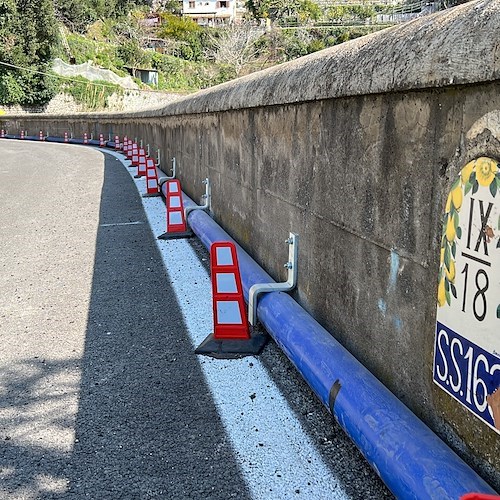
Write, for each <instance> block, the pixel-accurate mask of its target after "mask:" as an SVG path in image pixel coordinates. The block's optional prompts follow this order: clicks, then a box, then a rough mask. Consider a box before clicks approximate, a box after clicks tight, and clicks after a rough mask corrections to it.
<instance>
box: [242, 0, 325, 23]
mask: <svg viewBox="0 0 500 500" xmlns="http://www.w3.org/2000/svg"><path fill="white" fill-rule="evenodd" d="M245 6H246V8H247V9H248V10H249V12H250V13H251V14H252V16H253V17H254V18H255V19H271V20H272V21H276V20H287V19H290V18H294V19H296V20H298V21H301V22H304V21H307V20H309V19H313V20H317V19H319V17H320V16H321V9H320V7H319V6H318V4H317V3H315V2H313V1H311V0H290V1H288V0H247V1H246V2H245Z"/></svg>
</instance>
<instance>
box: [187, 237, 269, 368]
mask: <svg viewBox="0 0 500 500" xmlns="http://www.w3.org/2000/svg"><path fill="white" fill-rule="evenodd" d="M210 274H211V278H212V296H213V312H214V333H212V334H210V335H209V336H208V337H207V338H206V339H205V340H204V341H203V342H202V343H201V345H200V346H199V347H198V348H197V349H196V351H195V352H196V354H206V355H208V356H212V357H214V358H238V357H242V356H249V355H252V354H258V353H259V352H260V351H261V350H262V348H263V347H264V345H265V343H266V341H267V337H266V336H265V335H263V334H260V333H259V334H255V335H253V336H252V335H250V328H249V325H248V320H247V314H246V308H245V300H244V299H243V288H242V286H241V276H240V268H239V265H238V255H237V252H236V245H235V244H234V243H231V242H229V241H222V242H216V243H213V244H212V246H211V247H210Z"/></svg>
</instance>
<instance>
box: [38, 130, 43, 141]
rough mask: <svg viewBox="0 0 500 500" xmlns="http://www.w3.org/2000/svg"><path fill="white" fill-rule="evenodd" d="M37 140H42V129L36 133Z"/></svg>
mask: <svg viewBox="0 0 500 500" xmlns="http://www.w3.org/2000/svg"><path fill="white" fill-rule="evenodd" d="M38 140H39V141H43V140H44V137H43V131H42V130H40V132H39V133H38Z"/></svg>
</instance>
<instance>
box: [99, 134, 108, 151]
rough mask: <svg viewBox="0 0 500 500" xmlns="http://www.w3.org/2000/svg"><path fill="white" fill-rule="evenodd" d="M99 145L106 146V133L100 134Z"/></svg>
mask: <svg viewBox="0 0 500 500" xmlns="http://www.w3.org/2000/svg"><path fill="white" fill-rule="evenodd" d="M99 147H100V148H105V147H106V142H105V141H104V134H99Z"/></svg>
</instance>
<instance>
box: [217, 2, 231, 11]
mask: <svg viewBox="0 0 500 500" xmlns="http://www.w3.org/2000/svg"><path fill="white" fill-rule="evenodd" d="M228 7H229V2H228V1H227V0H221V1H220V2H217V8H219V9H227V8H228Z"/></svg>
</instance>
